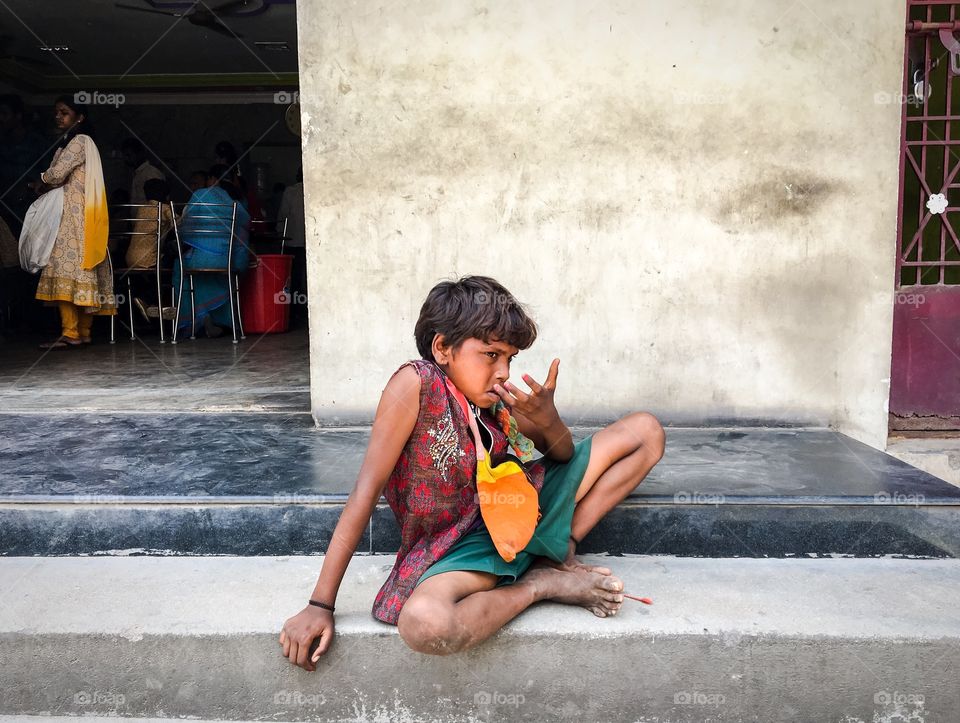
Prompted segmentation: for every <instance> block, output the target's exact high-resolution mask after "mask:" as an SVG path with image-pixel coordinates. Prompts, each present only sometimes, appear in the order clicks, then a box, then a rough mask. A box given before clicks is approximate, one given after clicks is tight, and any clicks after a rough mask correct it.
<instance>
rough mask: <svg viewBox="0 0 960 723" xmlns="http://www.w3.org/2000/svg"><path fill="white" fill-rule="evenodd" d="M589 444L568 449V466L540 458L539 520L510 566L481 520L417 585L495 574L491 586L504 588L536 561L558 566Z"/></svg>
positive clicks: (565, 547)
mask: <svg viewBox="0 0 960 723" xmlns="http://www.w3.org/2000/svg"><path fill="white" fill-rule="evenodd" d="M592 440H593V438H592V437H587V438H586V439H582V440H580V441H579V442H577V443H576V444H575V445H574V447H573V457H572V458H571V459H570V460H569V461H568V462H556V461H554V460H551V459H546V458H543V459H541V460H540V463H541V464H543V465H544V467H545V473H544V476H543V488H542V489H541V490H540V495H539V500H538V502H539V505H540V515H541V517H540V520H539V522H537V527H536V529H535V530H534V531H533V537H532V538H531V540H530V542H528V543H527V546H526V547H525V548H523V550H521V551H520V552H518V553H517V556H516V557H515V558H514V559H513V561H512V562H507V561H506V560H504V559H503V558H502V557H500V553H498V552H497V548H496V547H495V546H494V544H493V540H492V539H490V533H489V532H487V528H486V526H484V525H483V523H482V521H481V523H480V527H478V528H476V529H474V530H471V531H470V532H468V533H467V534H465V535H464V536H463V537H461V538H460V539H459V540H457V542H456V543H454V545H453V547H451V548H450V549H449V550H447V553H446V554H445V555H444V556H443V557H441V558H440V559H439V560H437V561H436V562H435V563H433V564H432V565H431V566H430V567H428V568H427V569H426V571H425V572H424V573H423V575H421V576H420V579H419V580H418V581H417V585H419V584H420V583H421V582H423V581H424V580H426V579H427V578H428V577H430V576H431V575H436V574H438V573H441V572H450V571H452V570H471V571H476V572H489V573H493V574H494V575H499V576H500V580H499V581H498V583H497V584H498V585H505V584H509V583H512V582H514V581H515V580H516V579H517V578H518V577H520V576H521V575H522V574H523V573H525V572H526V571H527V570H528V569H529V568H530V566H531V565H532V564H533V562H534V560H535V559H536V558H537V557H549V558H550V559H551V560H556V561H557V562H563V561H564V559H565V558H566V556H567V550H568V549H569V544H570V523H571V521H572V520H573V508H574V505H575V504H576V497H577V490H578V489H579V488H580V483H581V482H582V481H583V475H584V473H585V472H586V471H587V463H588V462H589V461H590V443H591V442H592Z"/></svg>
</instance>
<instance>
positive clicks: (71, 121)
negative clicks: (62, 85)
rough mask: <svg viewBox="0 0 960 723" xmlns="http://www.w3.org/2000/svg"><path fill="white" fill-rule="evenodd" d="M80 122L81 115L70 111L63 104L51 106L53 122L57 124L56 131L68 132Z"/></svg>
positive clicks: (68, 107)
mask: <svg viewBox="0 0 960 723" xmlns="http://www.w3.org/2000/svg"><path fill="white" fill-rule="evenodd" d="M82 120H83V114H82V113H76V112H74V111H72V110H70V106H68V105H66V104H64V103H57V104H56V105H54V106H53V122H54V123H56V124H57V129H58V130H60V131H63V132H66V131H68V130H70V129H71V128H73V127H74V126H75V125H76V124H77V123H79V122H80V121H82Z"/></svg>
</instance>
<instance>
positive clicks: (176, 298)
mask: <svg viewBox="0 0 960 723" xmlns="http://www.w3.org/2000/svg"><path fill="white" fill-rule="evenodd" d="M164 205H168V206H169V208H170V213H171V214H172V215H173V216H174V219H176V214H175V213H174V209H173V203H172V202H167V204H160V203H158V204H156V205H154V204H152V203H121V204H115V205H114V206H112V207H111V209H121V213H124V214H127V215H129V216H132V218H128V217H126V216H125V217H120V218H117V217H116V215H115V214H111V218H112V220H114V221H124V222H136V221H149V220H151V219H148V218H143V217H141V216H138V215H137V211H138V210H139V209H141V208H149V209H156V213H157V217H156V224H157V230H156V245H157V246H156V252H157V260H156V263H155V264H153V265H152V266H143V267H141V266H134V267H121V268H118V269H114V268H113V261H112V260H111V262H110V263H111V272H113V273H114V274H116V273H119V274H120V278H121V279H123V278H125V279H126V280H127V295H126V296H127V309H128V311H129V315H130V340H131V341H133V340H135V339H136V338H137V334H136V331H135V329H134V324H133V285H132V277H133V276H137V275H145V274H153V275H154V276H155V278H156V284H157V306H158V314H157V323H158V325H159V327H160V343H161V344H164V343H166V336H165V335H164V330H163V321H164V319H163V283H162V276H163V274H164V273H171V272H172V268H171V267H166V268H164V267H163V265H162V263H161V259H162V251H163V239H164V234H162V233H161V228H162V223H161V221H162V206H164ZM142 235H143V232H139V231H134V230H133V229H132V228H131V229H130V230H128V231H121V232H119V233H116V234H113V238H129V239H130V240H131V241H132V240H133V239H134V238H136V237H139V236H142ZM151 235H152V234H151ZM177 254H178V256H179V255H180V245H179V244H177ZM108 255H109V254H108ZM181 265H182V259H181ZM116 285H117V279H116V276H114V289H116ZM177 292H178V290H177V289H175V288H174V287H173V284H172V283H171V284H170V303H171V306H179V304H180V299H182V298H183V276H182V275H181V279H180V288H179V294H178V293H177ZM114 320H115V316H111V317H110V343H111V344H113V343H115V342H116V337H115V330H114V327H115V321H114ZM171 336H172V337H173V339H172V342H173V343H174V344H175V343H176V340H177V337H176V326H174V327H173V329H172V333H171Z"/></svg>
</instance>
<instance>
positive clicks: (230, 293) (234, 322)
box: [227, 271, 238, 344]
mask: <svg viewBox="0 0 960 723" xmlns="http://www.w3.org/2000/svg"><path fill="white" fill-rule="evenodd" d="M227 298H228V300H229V301H230V329H231V330H232V331H233V343H234V344H237V343H238V340H237V316H236V314H234V310H233V306H234V299H233V274H232V273H231V272H230V271H227Z"/></svg>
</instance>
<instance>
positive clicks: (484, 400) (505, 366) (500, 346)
mask: <svg viewBox="0 0 960 723" xmlns="http://www.w3.org/2000/svg"><path fill="white" fill-rule="evenodd" d="M442 340H443V337H442V336H440V335H439V334H438V335H437V337H436V338H435V339H434V342H433V356H434V359H436V361H437V363H438V364H440V366H441V367H442V368H443V370H444V371H445V372H446V373H447V376H448V377H450V381H452V382H453V383H454V384H455V385H456V386H457V389H459V390H460V391H461V392H463V395H464V396H465V397H466V398H467V399H469V400H470V401H471V402H473V403H474V404H476V405H477V406H478V407H481V408H486V407H492V406H493V405H494V403H496V402H497V401H498V400H499V399H500V395H499V394H497V393H496V392H495V391H494V389H493V386H494V385H495V384H503V383H504V382H505V381H507V379H509V378H510V362H511V361H513V358H514V357H515V356H516V355H517V353H518V352H519V351H520V350H519V349H517V347H515V346H513V345H511V344H507V343H506V342H503V341H499V340H497V339H491V340H490V341H489V342H485V341H483V340H482V339H477V338H470V339H467V340H466V341H465V342H463V344H461V345H460V348H459V349H457V350H456V351H453V350H452V349H450V348H449V347H446V346H444V345H443V343H442Z"/></svg>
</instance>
